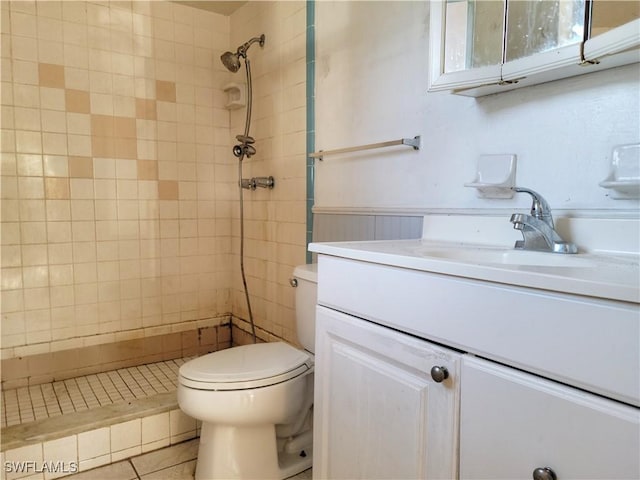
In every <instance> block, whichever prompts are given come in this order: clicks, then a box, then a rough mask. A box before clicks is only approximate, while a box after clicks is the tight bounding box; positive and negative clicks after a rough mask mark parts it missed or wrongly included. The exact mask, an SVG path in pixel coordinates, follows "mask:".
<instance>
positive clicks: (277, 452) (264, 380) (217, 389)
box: [178, 265, 317, 480]
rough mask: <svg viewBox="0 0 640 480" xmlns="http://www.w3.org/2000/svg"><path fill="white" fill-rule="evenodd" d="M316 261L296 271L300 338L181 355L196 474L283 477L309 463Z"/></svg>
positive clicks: (181, 400) (199, 477)
mask: <svg viewBox="0 0 640 480" xmlns="http://www.w3.org/2000/svg"><path fill="white" fill-rule="evenodd" d="M316 272H317V270H316V265H303V266H299V267H296V269H295V270H294V279H295V281H293V282H292V285H297V288H296V322H297V324H298V337H299V340H300V342H301V343H302V345H303V346H304V347H305V350H300V349H297V348H294V347H292V346H291V345H289V344H287V343H284V342H273V343H257V344H252V345H243V346H239V347H232V348H229V349H226V350H221V351H218V352H214V353H209V354H206V355H203V356H201V357H198V358H196V359H193V360H191V361H189V362H186V363H185V364H183V365H182V366H181V367H180V372H179V375H178V404H179V405H180V409H181V410H182V411H183V412H184V413H186V414H187V415H189V416H191V417H193V418H195V419H197V420H200V421H201V422H202V429H201V431H200V447H199V450H198V459H197V462H196V475H195V478H196V480H205V479H223V478H224V479H284V478H288V477H290V476H292V475H296V474H297V473H300V472H302V471H303V470H306V469H307V468H310V467H311V463H312V458H313V457H312V453H313V451H312V444H311V440H312V437H313V434H312V418H313V415H312V406H313V343H314V340H315V304H316V284H317V273H316Z"/></svg>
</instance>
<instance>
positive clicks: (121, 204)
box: [1, 1, 303, 361]
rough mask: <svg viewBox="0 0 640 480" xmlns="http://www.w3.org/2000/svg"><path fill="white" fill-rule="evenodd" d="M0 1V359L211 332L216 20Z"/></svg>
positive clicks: (223, 297)
mask: <svg viewBox="0 0 640 480" xmlns="http://www.w3.org/2000/svg"><path fill="white" fill-rule="evenodd" d="M1 5H2V12H1V13H2V68H1V70H2V89H1V97H2V166H1V168H2V171H1V173H2V252H1V254H2V285H1V286H2V324H1V326H2V358H3V359H11V358H17V357H23V356H25V355H27V356H28V355H35V354H44V353H47V352H55V351H63V350H69V349H76V348H79V347H88V346H92V345H99V344H108V343H112V342H119V341H130V340H132V339H139V338H142V337H145V338H148V337H153V336H156V335H164V336H166V335H167V334H169V333H174V332H181V331H186V330H192V329H195V328H198V327H206V326H212V325H216V324H218V323H221V322H226V321H227V320H228V313H229V312H231V310H232V306H231V295H230V288H231V285H232V273H231V270H232V269H233V268H234V265H232V262H231V259H230V258H231V257H230V254H231V253H232V252H236V251H237V249H236V247H232V234H233V235H235V233H236V231H237V228H235V227H234V229H233V230H232V216H235V215H236V214H237V211H235V210H234V209H233V208H232V203H233V201H234V200H235V191H236V190H235V189H234V188H232V187H233V185H235V183H234V182H235V173H236V170H235V168H236V163H235V162H234V160H235V159H234V158H233V157H231V155H230V153H229V152H230V148H229V145H230V131H229V122H230V119H229V112H228V111H227V110H226V109H225V108H224V104H225V101H226V95H225V94H224V92H223V90H222V87H223V85H225V84H226V83H227V82H228V81H229V79H230V74H229V73H227V72H226V70H224V69H223V67H222V65H220V63H219V62H218V61H217V58H218V57H219V55H220V54H221V53H222V52H223V51H225V50H227V49H228V48H229V40H230V19H229V17H224V16H221V15H217V14H213V13H209V12H204V11H201V10H195V9H193V8H190V7H186V6H182V5H177V4H175V3H172V2H165V1H153V2H148V1H134V2H129V1H122V2H77V1H38V2H35V1H12V2H7V1H3V2H1ZM232 38H233V39H234V42H235V41H236V40H237V38H236V36H235V35H233V37H232ZM256 53H257V52H256ZM256 63H257V62H256ZM262 75H265V76H268V75H269V74H267V73H265V72H264V70H263V73H262ZM264 88H265V87H260V88H259V90H260V91H262V92H265V89H264ZM263 95H264V93H263ZM258 101H260V100H258ZM264 111H265V110H264V107H261V108H257V109H256V113H257V114H258V115H260V112H264ZM262 115H263V116H264V113H263V114H262ZM259 122H260V120H258V124H259ZM262 123H263V127H262V128H264V129H269V128H270V127H268V126H267V124H268V123H269V122H265V121H264V120H263V122H262ZM273 128H275V127H273ZM266 136H267V135H265V134H262V137H261V141H262V142H264V140H262V138H264V137H266ZM259 149H260V150H262V151H263V152H265V151H266V150H267V149H266V148H264V147H263V146H262V145H259ZM301 168H302V163H301ZM301 171H302V170H301ZM270 173H273V174H278V173H280V174H281V172H276V171H273V172H270ZM281 182H283V183H285V184H286V180H285V179H282V180H281ZM282 191H283V192H284V191H286V189H285V188H284V186H283V187H282ZM261 194H263V195H264V194H266V192H261ZM275 195H281V194H277V193H276V194H275ZM251 211H252V212H254V217H253V218H256V215H258V216H259V215H266V214H267V213H268V212H270V214H274V215H276V214H275V211H274V209H271V208H267V209H263V208H261V206H260V205H256V206H254V207H252V208H251ZM282 215H284V212H283V213H282ZM282 215H281V214H280V213H278V214H277V215H276V216H277V218H278V219H280V218H281V216H282ZM288 215H289V212H286V215H285V217H287V216H288ZM263 229H264V230H263ZM274 229H275V230H278V231H280V229H279V228H275V227H274ZM256 230H261V231H267V230H268V229H265V227H263V226H258V225H253V226H252V228H251V231H253V232H255V231H256ZM282 230H283V233H284V234H285V235H288V234H289V229H288V225H285V227H283V228H282ZM302 238H303V237H302ZM234 242H235V240H234ZM252 248H255V246H253V245H252ZM282 256H283V257H284V260H286V261H287V262H290V263H295V261H296V260H297V258H296V259H292V258H290V256H289V254H288V253H286V254H284V253H283V254H282ZM252 271H253V272H254V274H256V275H264V274H267V273H268V272H266V271H265V270H262V269H260V270H256V265H252ZM256 291H258V288H257V287H256ZM265 293H266V292H264V291H260V293H259V295H264V294H265ZM225 314H227V316H224V315H225ZM79 361H81V359H79Z"/></svg>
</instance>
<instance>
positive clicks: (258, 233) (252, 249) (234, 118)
mask: <svg viewBox="0 0 640 480" xmlns="http://www.w3.org/2000/svg"><path fill="white" fill-rule="evenodd" d="M261 33H264V34H265V36H266V42H265V45H264V48H262V49H261V48H260V47H259V46H258V45H257V44H254V46H252V47H251V49H250V50H249V58H250V61H251V69H252V73H253V88H254V104H253V105H254V106H253V121H252V127H251V133H250V134H251V135H252V136H253V137H255V139H256V144H255V147H256V149H257V154H256V155H255V156H253V157H251V158H250V159H248V160H245V161H244V166H243V168H244V175H243V176H244V177H249V178H250V177H254V176H268V175H272V176H273V177H275V181H276V186H275V188H274V189H273V190H263V189H258V190H256V191H254V192H251V191H245V197H244V198H245V218H246V224H245V233H246V244H245V254H246V255H245V266H246V271H247V282H248V284H249V290H250V294H251V302H252V309H253V312H254V317H255V320H256V325H257V327H258V331H259V335H260V336H261V337H262V338H264V339H265V340H273V339H274V338H284V339H286V340H288V341H290V342H293V343H296V342H297V339H296V331H295V316H294V290H293V288H291V287H290V285H289V278H290V277H291V275H292V273H293V268H294V266H295V265H298V264H302V263H305V248H306V247H305V231H306V225H305V222H306V209H305V208H306V207H305V205H306V204H305V199H306V166H305V164H306V160H305V153H306V151H305V149H306V96H305V95H306V89H305V85H306V77H305V76H306V3H305V2H304V1H289V2H249V3H247V4H246V5H244V6H243V7H241V8H240V9H239V10H237V11H236V12H235V13H234V14H232V15H231V45H232V47H233V48H235V47H236V46H237V45H240V44H242V43H244V42H245V41H247V40H248V39H249V38H252V37H255V36H258V35H260V34H261ZM244 75H245V70H244V66H243V67H242V69H241V70H240V71H239V72H238V73H236V74H235V75H234V76H233V77H232V78H233V80H234V81H236V82H244V81H245V80H244ZM244 120H245V119H244V110H235V111H233V112H232V115H231V132H230V133H231V137H232V139H234V137H235V135H237V134H240V133H243V131H244ZM227 193H228V195H226V196H225V197H224V198H225V200H228V201H230V202H231V203H232V211H233V222H232V223H233V237H234V241H233V245H232V251H233V266H234V277H233V278H234V283H233V287H234V288H233V307H234V309H233V313H234V315H235V316H236V317H237V318H236V319H234V327H235V326H238V327H240V328H242V329H243V330H245V331H249V327H248V325H247V324H246V323H245V322H244V321H243V320H246V319H247V318H248V314H247V309H246V302H245V299H244V293H243V291H242V282H241V280H240V275H239V269H238V268H237V267H236V266H237V265H238V263H239V258H238V254H239V240H238V236H239V231H240V228H239V223H238V221H237V218H238V202H237V200H236V199H237V195H238V194H237V188H234V185H232V184H229V189H228V192H227ZM233 340H234V343H246V342H247V341H249V337H248V336H246V335H243V334H241V333H240V332H235V330H234V334H233Z"/></svg>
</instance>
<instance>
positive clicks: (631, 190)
mask: <svg viewBox="0 0 640 480" xmlns="http://www.w3.org/2000/svg"><path fill="white" fill-rule="evenodd" d="M599 185H600V186H601V187H602V188H608V189H610V190H611V198H614V199H638V198H640V144H638V143H635V144H631V145H619V146H617V147H614V149H613V152H612V154H611V169H610V171H609V176H607V178H605V179H604V180H603V181H601V182H600V183H599Z"/></svg>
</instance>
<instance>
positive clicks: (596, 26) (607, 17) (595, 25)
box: [589, 0, 640, 38]
mask: <svg viewBox="0 0 640 480" xmlns="http://www.w3.org/2000/svg"><path fill="white" fill-rule="evenodd" d="M636 18H640V2H637V1H629V0H593V1H592V2H591V32H590V35H589V38H593V37H595V36H597V35H600V34H601V33H604V32H608V31H609V30H611V29H612V28H616V27H619V26H620V25H624V24H625V23H629V22H631V21H632V20H635V19H636Z"/></svg>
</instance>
